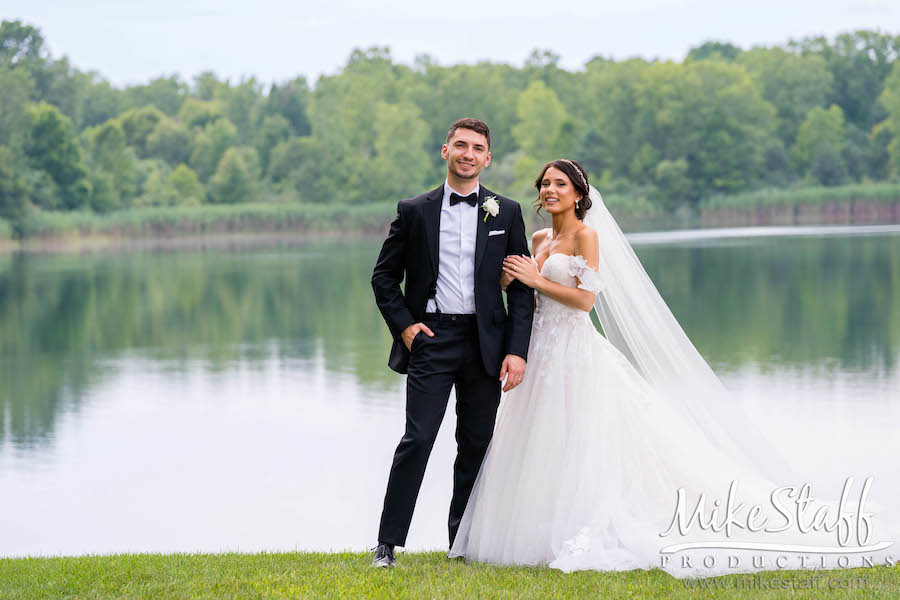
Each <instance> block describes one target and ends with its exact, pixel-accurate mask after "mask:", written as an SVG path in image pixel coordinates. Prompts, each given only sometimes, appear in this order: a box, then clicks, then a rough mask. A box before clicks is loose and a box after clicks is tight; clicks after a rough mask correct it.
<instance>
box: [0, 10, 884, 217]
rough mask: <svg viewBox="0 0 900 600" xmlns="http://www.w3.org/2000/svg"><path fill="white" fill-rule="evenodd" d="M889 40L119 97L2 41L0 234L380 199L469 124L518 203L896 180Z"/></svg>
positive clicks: (414, 68) (26, 32)
mask: <svg viewBox="0 0 900 600" xmlns="http://www.w3.org/2000/svg"><path fill="white" fill-rule="evenodd" d="M898 55H900V36H892V35H888V34H885V33H881V32H878V31H868V30H857V31H854V32H848V33H844V34H841V35H838V36H836V37H835V38H834V39H827V38H825V37H822V36H813V37H807V38H804V39H800V40H791V41H789V42H787V43H785V44H783V45H780V46H771V47H763V46H758V47H753V48H750V49H742V48H739V47H737V46H735V45H733V44H730V43H727V42H717V41H710V42H706V43H703V44H701V45H699V46H696V47H694V48H692V49H691V50H690V51H689V52H688V54H687V56H686V58H685V59H684V60H683V61H681V62H676V61H661V60H645V59H643V58H631V59H627V60H620V61H616V60H613V59H609V58H604V57H603V56H596V57H595V58H593V59H591V60H589V61H588V62H587V63H586V64H585V65H584V67H583V68H582V69H579V70H577V71H570V70H566V69H563V68H561V67H560V66H559V56H557V55H555V54H554V53H552V52H551V51H547V50H535V51H534V52H532V54H531V55H530V57H529V58H528V60H527V61H526V62H525V64H524V65H523V66H522V67H521V68H517V67H513V66H510V65H506V64H498V63H492V62H481V63H478V64H474V65H449V66H444V65H440V64H438V63H437V62H435V61H434V60H433V59H432V58H431V57H429V56H427V55H422V56H419V57H417V58H416V60H415V62H414V64H412V65H405V64H400V63H397V62H395V61H394V60H393V59H392V57H391V54H390V50H389V49H388V48H380V47H373V48H369V49H356V50H354V51H353V52H352V54H351V55H350V57H349V59H348V61H347V63H346V65H345V66H344V67H343V68H342V69H341V71H340V72H338V73H336V74H333V75H327V76H322V77H320V78H319V79H318V80H317V81H316V82H315V85H310V84H309V82H308V81H307V80H306V78H305V77H302V76H300V77H297V78H295V79H292V80H289V81H284V82H277V83H272V84H270V85H268V86H266V85H264V84H263V83H261V82H259V81H257V80H256V78H253V77H251V78H246V79H243V80H241V81H240V82H237V83H232V82H230V81H229V80H221V79H219V78H218V77H217V76H216V75H215V74H214V73H213V72H204V73H201V74H199V75H197V76H196V77H194V78H193V80H192V81H190V82H186V81H182V80H181V79H180V78H179V77H178V76H175V75H173V76H169V77H162V76H161V77H158V78H156V79H153V80H152V81H150V82H148V83H146V84H141V85H131V86H127V87H125V88H121V89H120V88H117V87H114V86H113V85H111V84H110V82H109V81H107V80H106V79H104V78H103V77H102V76H100V75H99V74H98V73H96V72H94V71H90V72H83V71H80V70H79V69H77V68H75V67H73V66H72V65H71V64H70V62H69V59H68V58H67V57H62V58H53V57H52V56H51V55H50V53H49V50H48V49H47V47H46V45H45V40H44V38H43V36H42V34H41V32H40V30H39V29H38V28H36V27H34V26H31V25H28V24H26V23H23V22H21V21H3V22H2V24H0V90H2V93H0V217H3V218H6V219H7V220H9V221H11V222H12V223H16V222H17V221H18V220H20V219H21V218H22V217H23V215H25V214H27V213H28V212H29V211H33V210H43V211H84V210H88V211H94V212H98V213H103V212H109V211H114V210H123V209H128V208H132V207H140V206H175V205H200V204H236V203H244V202H272V203H311V204H315V203H318V204H323V203H337V204H346V205H355V204H365V203H373V202H385V201H388V200H396V199H399V198H401V197H405V196H410V195H413V194H416V193H418V192H420V191H422V190H424V189H426V188H427V187H428V186H432V185H435V184H436V183H437V182H438V181H440V180H442V179H443V170H444V166H443V163H442V161H441V160H440V156H439V148H440V145H441V143H442V142H443V140H444V137H445V135H446V131H447V129H448V128H449V126H450V124H452V123H453V122H454V121H455V120H456V119H458V118H460V117H463V116H474V117H478V118H481V119H483V120H485V121H486V122H487V123H488V124H489V125H490V127H491V132H492V138H493V148H492V152H493V158H494V161H493V164H492V165H491V167H490V168H489V169H488V170H487V171H486V172H485V174H484V181H485V182H486V184H489V185H491V186H493V187H495V188H496V189H498V190H502V191H503V192H504V193H505V194H507V195H510V196H512V197H514V198H517V199H519V200H520V201H523V202H529V201H530V199H531V198H532V196H533V195H534V194H533V191H532V190H531V189H530V188H531V183H532V181H533V179H534V177H535V176H536V174H537V173H538V172H539V169H540V166H542V165H543V163H544V162H546V161H547V160H550V159H552V158H555V157H571V158H577V159H578V160H580V161H581V162H582V163H583V164H584V165H585V166H586V167H587V169H588V172H589V175H590V177H591V179H592V182H593V183H595V184H597V186H598V188H600V189H601V191H603V192H605V193H606V192H611V193H614V194H620V195H626V196H628V195H631V196H634V197H635V198H638V197H639V198H642V199H645V200H646V201H648V202H650V203H652V204H653V205H656V206H658V207H659V208H661V209H663V210H665V211H674V210H678V209H679V208H682V207H685V208H687V209H691V208H694V207H696V206H697V205H698V203H699V202H700V201H701V200H703V199H704V198H708V197H710V196H713V195H721V194H733V193H738V192H746V191H750V190H755V189H759V188H765V187H788V186H805V185H841V184H845V183H868V182H877V181H887V180H895V181H896V180H897V179H898V178H900V66H898V61H897V57H898Z"/></svg>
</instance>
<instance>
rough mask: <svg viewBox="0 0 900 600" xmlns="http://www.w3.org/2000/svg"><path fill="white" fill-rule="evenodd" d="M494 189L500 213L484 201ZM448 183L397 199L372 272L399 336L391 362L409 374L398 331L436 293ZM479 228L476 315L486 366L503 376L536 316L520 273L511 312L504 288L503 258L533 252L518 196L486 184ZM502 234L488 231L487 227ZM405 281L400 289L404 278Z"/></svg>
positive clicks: (524, 347)
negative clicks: (501, 193) (508, 359)
mask: <svg viewBox="0 0 900 600" xmlns="http://www.w3.org/2000/svg"><path fill="white" fill-rule="evenodd" d="M489 196H495V197H496V200H497V203H498V204H499V205H500V211H499V212H498V213H497V216H496V217H494V216H491V215H489V214H488V217H487V221H485V218H484V215H485V214H486V213H485V211H484V210H483V209H482V208H481V205H482V203H483V202H484V199H485V198H486V197H489ZM443 198H444V185H443V184H441V185H440V186H438V187H437V188H436V189H433V190H431V191H430V192H426V193H424V194H421V195H419V196H416V197H415V198H408V199H406V200H401V201H400V202H399V203H398V204H397V216H396V217H395V218H394V220H393V222H392V223H391V228H390V231H389V232H388V236H387V239H385V241H384V245H383V246H382V247H381V253H380V254H379V255H378V262H377V263H376V265H375V270H374V272H373V273H372V288H373V289H374V290H375V302H376V303H377V304H378V308H379V309H380V310H381V314H382V315H383V316H384V320H385V321H386V322H387V326H388V329H390V331H391V335H392V336H393V337H394V343H393V346H392V347H391V354H390V358H389V359H388V365H389V366H390V367H391V369H393V370H394V371H397V372H398V373H406V368H407V365H408V364H409V351H408V350H407V349H406V344H404V343H403V338H402V337H401V336H400V334H401V333H402V332H403V330H404V329H406V328H407V327H409V326H410V325H412V324H413V323H418V322H420V321H422V318H423V316H424V314H425V304H426V303H427V301H428V299H429V298H431V297H432V296H434V294H435V289H436V285H437V275H438V252H439V248H438V241H439V235H440V219H441V203H442V201H443ZM478 207H479V210H478V230H477V234H476V237H475V314H476V320H477V322H478V337H479V344H480V347H481V356H482V358H483V361H484V368H485V370H486V371H487V373H488V374H489V375H493V376H495V377H496V376H499V375H500V366H501V365H502V363H503V358H504V357H505V356H506V355H507V354H515V355H517V356H521V357H522V358H526V357H527V355H528V342H529V340H530V338H531V321H532V317H533V315H534V291H533V290H532V289H531V288H530V287H528V286H526V285H525V284H523V283H522V282H520V281H518V280H513V282H512V283H511V284H509V286H508V287H507V290H506V295H507V301H508V303H509V314H507V311H506V308H505V307H504V305H503V295H502V293H501V292H502V290H501V288H500V275H501V274H502V272H503V271H502V266H503V259H504V258H505V257H506V255H508V254H524V255H526V256H531V254H530V253H529V252H528V242H527V241H526V239H525V222H524V221H523V219H522V208H521V207H520V206H519V203H518V202H516V201H514V200H510V199H508V198H504V197H503V196H499V195H497V194H494V193H493V192H491V191H490V190H488V189H486V188H485V187H484V186H481V187H480V189H479V194H478ZM500 230H502V231H503V233H499V234H495V235H490V236H489V235H488V232H490V231H500ZM404 276H405V278H406V285H405V287H404V289H403V291H402V292H401V291H400V282H401V281H403V279H404Z"/></svg>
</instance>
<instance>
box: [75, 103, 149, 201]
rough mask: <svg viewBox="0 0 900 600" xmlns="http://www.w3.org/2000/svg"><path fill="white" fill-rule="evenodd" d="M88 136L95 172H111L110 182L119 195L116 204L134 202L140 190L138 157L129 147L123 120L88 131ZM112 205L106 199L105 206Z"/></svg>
mask: <svg viewBox="0 0 900 600" xmlns="http://www.w3.org/2000/svg"><path fill="white" fill-rule="evenodd" d="M84 135H85V138H86V139H87V140H88V147H89V153H90V157H91V165H92V171H104V172H105V173H106V174H107V175H109V183H110V184H111V185H112V193H113V195H114V196H115V201H114V202H113V203H112V205H113V206H116V207H118V206H126V205H128V204H130V202H131V199H132V198H133V197H134V195H135V193H136V192H137V187H136V185H135V177H136V172H135V156H134V151H133V150H132V149H131V148H129V147H128V143H127V140H126V138H125V132H124V131H123V129H122V126H121V125H120V124H119V121H118V120H110V121H107V122H106V123H104V124H103V125H99V126H97V127H94V128H92V129H89V130H87V131H86V132H85V134H84ZM104 185H105V182H104ZM104 193H105V191H104ZM109 204H110V203H109V202H107V201H106V200H104V205H109Z"/></svg>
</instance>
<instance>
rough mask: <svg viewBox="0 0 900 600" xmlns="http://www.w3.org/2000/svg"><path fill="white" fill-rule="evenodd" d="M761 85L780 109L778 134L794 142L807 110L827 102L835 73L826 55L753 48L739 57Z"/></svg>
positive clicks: (764, 93)
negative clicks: (829, 67)
mask: <svg viewBox="0 0 900 600" xmlns="http://www.w3.org/2000/svg"><path fill="white" fill-rule="evenodd" d="M737 62H738V64H740V65H742V66H744V67H745V68H746V69H747V70H748V71H749V72H750V75H751V76H752V77H753V79H754V80H755V81H756V82H757V83H758V84H759V85H760V87H761V89H762V94H763V98H765V99H766V100H768V101H769V102H771V103H772V105H774V106H775V110H776V111H778V135H779V137H780V138H781V140H782V142H783V143H784V144H785V145H788V146H790V145H791V144H793V143H794V139H795V138H796V137H797V129H799V128H800V125H801V124H802V123H803V121H804V120H805V119H806V113H808V112H809V111H810V110H811V109H813V108H815V107H816V106H826V101H827V99H828V95H829V93H830V91H831V88H832V85H833V80H834V77H833V76H832V74H831V72H830V71H829V70H828V66H827V64H826V63H825V59H824V58H822V57H821V56H819V55H815V54H810V55H805V56H798V55H796V54H793V53H791V52H788V51H786V50H784V49H783V48H753V49H752V50H748V51H747V52H744V53H743V54H741V56H740V57H739V58H738V60H737Z"/></svg>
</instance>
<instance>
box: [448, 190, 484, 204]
mask: <svg viewBox="0 0 900 600" xmlns="http://www.w3.org/2000/svg"><path fill="white" fill-rule="evenodd" d="M460 202H468V203H469V206H475V205H476V204H477V203H478V194H477V193H475V192H472V193H471V194H469V195H468V196H460V195H459V194H457V193H456V192H450V206H453V205H454V204H458V203H460Z"/></svg>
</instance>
